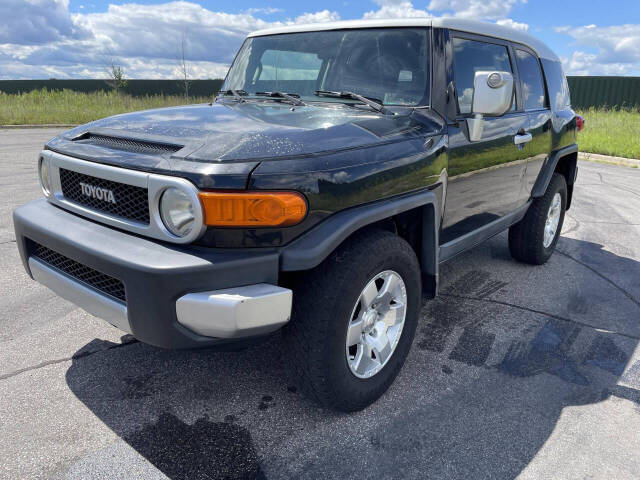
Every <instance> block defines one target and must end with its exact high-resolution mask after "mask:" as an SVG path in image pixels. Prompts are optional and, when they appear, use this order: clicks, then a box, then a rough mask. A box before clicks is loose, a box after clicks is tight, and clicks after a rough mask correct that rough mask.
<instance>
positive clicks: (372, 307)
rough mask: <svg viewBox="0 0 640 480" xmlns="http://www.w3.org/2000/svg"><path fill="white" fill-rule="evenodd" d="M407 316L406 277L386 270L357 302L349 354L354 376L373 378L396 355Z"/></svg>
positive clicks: (349, 341) (352, 312) (365, 288)
mask: <svg viewBox="0 0 640 480" xmlns="http://www.w3.org/2000/svg"><path fill="white" fill-rule="evenodd" d="M406 314H407V289H406V287H405V284H404V281H403V280H402V277H401V276H400V275H398V274H397V273H396V272H394V271H393V270H385V271H384V272H381V273H379V274H378V275H376V276H375V277H374V278H372V279H371V280H370V281H369V283H367V285H366V286H365V287H364V289H363V290H362V292H361V293H360V296H359V297H358V300H357V301H356V303H355V305H354V307H353V310H352V311H351V317H350V318H349V325H348V327H347V339H346V348H345V352H346V355H347V364H348V365H349V369H350V370H351V373H353V374H354V375H355V376H356V377H358V378H371V377H372V376H374V375H375V374H376V373H378V372H379V371H380V370H382V369H383V368H384V366H385V365H386V364H387V363H388V362H389V359H390V358H391V357H392V356H393V352H395V350H396V347H397V346H398V342H399V340H400V336H401V335H402V328H403V327H404V321H405V317H406Z"/></svg>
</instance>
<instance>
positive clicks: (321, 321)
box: [14, 19, 577, 411]
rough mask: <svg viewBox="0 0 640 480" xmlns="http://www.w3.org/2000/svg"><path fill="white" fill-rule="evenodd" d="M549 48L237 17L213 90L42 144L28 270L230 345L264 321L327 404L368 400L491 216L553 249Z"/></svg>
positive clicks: (415, 30) (115, 311)
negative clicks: (451, 263) (238, 38)
mask: <svg viewBox="0 0 640 480" xmlns="http://www.w3.org/2000/svg"><path fill="white" fill-rule="evenodd" d="M576 123H577V117H576V115H575V113H574V112H573V110H572V109H571V107H570V104H569V92H568V87H567V82H566V79H565V76H564V74H563V71H562V68H561V64H560V61H559V60H558V58H557V57H556V55H554V54H553V52H552V51H551V50H550V49H549V48H548V47H546V46H545V45H544V44H543V43H542V42H540V41H538V40H537V39H535V38H533V37H531V36H530V35H527V34H525V33H523V32H520V31H515V30H511V29H508V28H504V27H500V26H496V25H493V24H485V23H480V22H475V21H467V20H459V19H411V20H384V21H357V22H338V23H330V24H319V25H308V26H289V27H283V28H277V29H272V30H265V31H260V32H256V33H253V34H251V35H249V36H248V38H247V39H246V40H245V42H244V44H243V45H242V47H241V49H240V51H239V53H238V54H237V56H236V58H235V60H234V62H233V64H232V66H231V68H230V70H229V73H228V75H227V78H226V80H225V82H224V84H223V86H222V91H221V92H220V93H219V95H218V96H217V98H216V100H215V101H214V102H213V103H211V104H205V105H191V106H185V107H178V108H166V109H160V110H150V111H144V112H137V113H131V114H124V115H117V116H114V117H110V118H107V119H103V120H98V121H95V122H92V123H89V124H86V125H82V126H80V127H77V128H74V129H72V130H70V131H68V132H66V133H63V134H61V135H60V136H58V137H56V138H54V139H52V140H51V141H49V142H48V143H47V145H46V147H45V149H44V150H43V151H42V153H41V155H40V158H39V173H40V180H41V184H42V190H43V192H44V197H45V198H43V199H39V200H35V201H33V202H31V203H29V204H27V205H24V206H22V207H20V208H18V209H16V211H15V212H14V221H15V230H16V238H17V243H18V247H19V249H20V254H21V256H22V260H23V262H24V266H25V268H26V269H27V271H28V272H29V274H30V275H31V276H32V277H33V278H34V279H35V280H36V281H38V282H40V283H42V284H44V285H46V286H48V287H49V288H50V289H52V290H53V291H54V292H56V293H57V294H59V295H60V296H61V297H63V298H66V299H68V300H70V301H71V302H74V303H75V304H77V305H78V306H80V307H82V308H84V309H85V310H86V311H88V312H90V313H92V314H94V315H96V316H98V317H102V318H104V319H105V320H107V321H108V322H110V323H112V324H113V325H115V326H116V327H118V328H120V329H121V330H124V331H126V332H130V333H131V334H133V335H134V336H135V337H136V338H137V339H139V340H140V341H142V342H146V343H149V344H152V345H157V346H161V347H169V348H192V347H217V348H240V347H241V346H243V345H245V344H247V343H249V342H253V341H255V340H256V339H260V338H264V337H265V336H266V335H268V334H270V333H272V332H274V331H276V330H278V329H280V328H282V333H283V337H284V345H285V347H286V350H287V353H288V354H290V359H291V362H290V363H291V366H292V368H293V369H294V373H295V377H296V378H297V380H298V381H299V382H300V384H301V386H302V387H303V388H304V391H306V392H307V393H308V394H309V395H311V396H312V397H314V398H316V399H317V400H319V401H320V402H322V403H323V404H324V405H327V406H329V407H332V408H335V409H339V410H345V411H353V410H357V409H361V408H363V407H365V406H367V405H369V404H370V403H371V402H373V401H375V400H376V399H377V398H378V397H379V396H380V395H382V394H383V393H384V391H385V390H386V389H387V388H388V387H389V385H390V384H391V383H392V382H393V380H394V378H395V377H396V375H397V374H398V371H399V370H400V368H401V367H402V365H403V363H404V361H405V358H406V356H407V354H408V352H409V349H410V346H411V343H412V340H413V337H414V333H415V330H416V326H417V324H418V321H419V311H420V307H421V304H422V295H423V293H424V294H425V295H426V296H431V297H432V296H435V295H436V294H437V290H438V266H439V264H440V263H442V262H445V261H447V260H449V259H450V258H452V257H453V256H455V255H456V254H458V253H460V252H462V251H464V250H466V249H469V248H471V247H473V246H474V245H476V244H478V243H479V242H482V241H484V240H486V239H488V238H490V237H492V236H494V235H496V234H497V233H499V232H501V231H503V230H505V229H509V249H510V252H511V255H512V256H513V258H515V259H516V260H518V261H521V262H525V263H530V264H542V263H544V262H546V261H547V259H548V258H549V257H550V255H551V254H552V252H553V250H554V248H555V245H556V242H557V241H558V236H559V233H560V230H561V228H562V222H563V218H564V213H565V210H566V209H568V208H569V206H570V205H571V198H572V193H573V185H574V182H575V179H576V172H577V167H576V161H577V145H576V130H577V128H576Z"/></svg>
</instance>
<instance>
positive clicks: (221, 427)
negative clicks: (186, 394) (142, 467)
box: [125, 413, 265, 480]
mask: <svg viewBox="0 0 640 480" xmlns="http://www.w3.org/2000/svg"><path fill="white" fill-rule="evenodd" d="M125 440H126V441H127V442H128V443H129V444H130V445H131V446H132V447H133V448H135V449H136V450H137V451H138V452H139V453H140V454H141V455H143V456H144V457H145V458H146V459H147V460H149V461H150V462H151V463H153V465H154V466H155V467H156V468H158V469H159V470H160V471H162V473H164V474H165V475H166V476H168V477H169V478H171V479H172V480H187V479H190V480H191V479H197V480H200V479H202V480H204V479H207V480H210V479H254V478H255V479H264V478H265V477H264V474H263V473H262V470H261V468H260V464H259V462H258V456H257V454H256V449H255V447H254V445H253V442H252V439H251V435H250V433H249V431H248V430H247V429H245V428H243V427H241V426H239V425H236V424H234V423H228V422H211V421H209V419H208V418H206V417H205V418H200V419H198V420H197V421H196V422H195V423H194V424H193V425H189V424H187V423H185V422H183V421H182V420H180V419H179V418H178V417H176V416H174V415H172V414H170V413H163V414H161V415H160V417H159V418H158V421H157V422H156V423H153V424H149V425H146V426H145V427H144V428H142V430H139V431H137V432H135V433H133V434H132V435H130V436H128V437H125Z"/></svg>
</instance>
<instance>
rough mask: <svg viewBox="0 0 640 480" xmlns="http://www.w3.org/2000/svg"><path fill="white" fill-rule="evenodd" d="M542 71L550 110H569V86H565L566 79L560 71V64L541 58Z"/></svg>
mask: <svg viewBox="0 0 640 480" xmlns="http://www.w3.org/2000/svg"><path fill="white" fill-rule="evenodd" d="M542 69H543V70H544V74H545V76H546V77H547V88H548V89H549V100H550V103H551V108H553V109H554V110H564V109H566V108H569V106H570V105H571V100H570V98H569V85H567V77H565V75H564V72H563V71H562V65H561V64H560V62H555V61H553V60H547V59H545V58H543V59H542Z"/></svg>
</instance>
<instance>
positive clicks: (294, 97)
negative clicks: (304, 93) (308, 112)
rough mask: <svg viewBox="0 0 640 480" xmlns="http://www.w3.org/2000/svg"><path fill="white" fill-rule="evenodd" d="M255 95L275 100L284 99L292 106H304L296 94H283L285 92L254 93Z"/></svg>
mask: <svg viewBox="0 0 640 480" xmlns="http://www.w3.org/2000/svg"><path fill="white" fill-rule="evenodd" d="M255 95H260V96H261V97H275V98H284V99H285V100H288V101H289V102H291V103H293V104H294V105H301V106H302V105H306V103H304V102H303V101H302V100H300V95H298V94H297V93H285V92H256V93H255Z"/></svg>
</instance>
